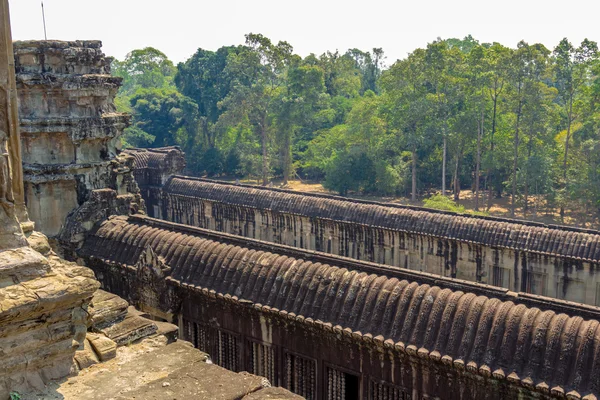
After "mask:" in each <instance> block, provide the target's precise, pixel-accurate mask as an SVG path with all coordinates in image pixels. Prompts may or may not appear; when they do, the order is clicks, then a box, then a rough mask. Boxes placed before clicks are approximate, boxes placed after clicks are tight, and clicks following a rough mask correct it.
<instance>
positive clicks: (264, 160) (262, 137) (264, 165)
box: [260, 116, 269, 186]
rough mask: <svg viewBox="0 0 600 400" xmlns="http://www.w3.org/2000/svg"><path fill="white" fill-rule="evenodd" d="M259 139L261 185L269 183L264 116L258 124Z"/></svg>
mask: <svg viewBox="0 0 600 400" xmlns="http://www.w3.org/2000/svg"><path fill="white" fill-rule="evenodd" d="M260 141H261V146H262V185H263V186H267V184H268V183H269V172H268V171H269V160H268V159H267V126H266V117H264V116H263V118H262V123H261V125H260Z"/></svg>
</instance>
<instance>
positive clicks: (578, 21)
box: [9, 0, 600, 65]
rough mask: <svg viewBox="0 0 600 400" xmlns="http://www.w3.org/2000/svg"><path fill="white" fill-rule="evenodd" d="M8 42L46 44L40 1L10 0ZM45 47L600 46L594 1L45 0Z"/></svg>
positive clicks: (180, 56)
mask: <svg viewBox="0 0 600 400" xmlns="http://www.w3.org/2000/svg"><path fill="white" fill-rule="evenodd" d="M9 3H10V11H11V19H12V32H13V39H14V40H26V39H43V38H44V31H43V25H42V14H41V7H40V0H9ZM44 7H45V9H46V25H47V31H48V38H49V39H59V40H75V39H99V40H102V42H103V44H104V47H103V48H104V52H105V53H106V54H107V55H111V56H114V57H116V58H119V59H123V57H124V56H125V55H126V54H127V53H128V52H129V51H131V50H133V49H138V48H143V47H146V46H152V47H156V48H158V49H159V50H161V51H163V52H164V53H165V54H167V56H168V57H169V58H170V59H171V60H173V61H174V62H175V63H177V62H179V61H185V60H186V59H187V58H188V57H190V56H191V55H192V54H193V53H194V52H195V51H196V49H198V48H199V47H201V48H204V49H208V50H216V49H217V48H219V47H221V46H223V45H232V44H242V43H243V42H244V34H246V33H249V32H253V33H262V34H263V35H265V36H267V37H269V38H271V40H273V41H279V40H286V41H288V42H289V43H290V44H291V45H292V46H293V47H294V51H295V52H296V53H297V54H300V55H301V56H306V55H308V54H310V53H315V54H317V55H318V54H321V53H323V52H325V51H326V50H331V51H335V50H336V49H338V50H340V51H341V52H344V51H346V50H347V49H348V48H359V49H361V50H370V49H372V48H373V47H382V48H383V49H384V51H385V53H386V55H387V60H386V64H387V65H391V64H392V63H393V62H394V61H395V60H396V59H398V58H404V57H405V56H406V55H407V54H408V53H410V52H411V51H413V50H414V49H415V48H417V47H424V46H425V45H426V44H427V43H428V42H431V41H433V40H435V39H436V38H438V37H441V38H449V37H459V38H462V37H464V36H466V35H467V34H472V35H473V36H474V37H475V38H477V39H478V40H479V41H481V42H492V41H497V42H500V43H502V44H504V45H507V46H511V47H514V46H515V45H516V44H517V42H518V41H519V40H521V39H524V40H525V41H527V42H529V43H535V42H541V43H543V44H545V45H546V46H547V47H548V48H550V49H552V48H553V47H554V46H555V45H556V44H557V43H558V42H559V41H560V40H561V39H562V38H563V37H565V36H566V37H568V38H569V39H570V40H571V42H573V44H578V43H579V42H581V40H582V39H583V38H585V37H587V38H589V39H591V40H595V41H600V17H599V15H600V1H599V0H569V1H565V0H563V1H560V2H559V1H556V0H546V1H540V0H494V1H486V0H429V1H423V0H421V1H419V0H411V1H402V0H397V1H390V0H370V1H356V0H344V1H342V0H304V1H295V2H290V1H285V0H213V1H191V0H168V1H158V0H100V1H92V0H44Z"/></svg>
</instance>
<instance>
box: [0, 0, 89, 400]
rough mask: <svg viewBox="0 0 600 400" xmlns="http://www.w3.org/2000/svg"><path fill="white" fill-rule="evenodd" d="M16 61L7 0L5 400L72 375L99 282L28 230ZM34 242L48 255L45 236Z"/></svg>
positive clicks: (0, 154) (0, 56)
mask: <svg viewBox="0 0 600 400" xmlns="http://www.w3.org/2000/svg"><path fill="white" fill-rule="evenodd" d="M12 60H13V49H12V40H11V32H10V19H9V13H8V1H7V0H0V399H8V397H9V394H10V393H11V392H23V391H27V390H28V389H31V388H32V387H34V388H40V387H43V385H44V383H45V382H47V381H48V380H50V379H54V378H61V377H64V376H66V375H68V374H69V373H70V371H71V367H72V366H73V356H74V354H75V351H76V350H77V349H78V348H79V347H80V346H83V342H84V339H85V336H86V331H87V320H88V314H87V306H88V304H89V302H90V300H91V298H92V295H93V293H94V292H95V291H96V289H98V287H99V285H100V284H99V283H98V281H96V280H95V279H94V275H93V273H92V271H91V270H89V269H87V268H84V267H81V266H78V265H75V264H71V263H65V262H63V261H62V260H60V259H58V258H57V257H56V256H55V255H53V254H51V253H48V254H47V255H48V258H46V257H44V256H43V255H42V254H40V253H39V252H36V251H35V250H34V249H33V248H32V247H30V246H29V244H28V241H27V240H26V239H25V236H24V234H23V231H22V229H21V223H23V222H27V221H26V218H27V211H26V209H25V208H24V204H22V203H21V202H22V201H23V185H22V177H21V148H20V141H19V123H18V114H17V99H16V97H17V96H16V87H15V75H14V65H13V62H12ZM21 207H22V208H21ZM19 218H20V219H21V220H20V221H19ZM29 228H32V227H31V226H29ZM29 240H30V241H31V243H33V244H35V247H36V248H37V249H38V250H40V251H43V252H45V253H47V252H48V251H49V246H48V244H47V242H46V241H45V238H44V237H43V236H42V235H39V234H38V233H30V236H29Z"/></svg>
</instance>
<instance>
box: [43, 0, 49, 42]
mask: <svg viewBox="0 0 600 400" xmlns="http://www.w3.org/2000/svg"><path fill="white" fill-rule="evenodd" d="M42 20H43V21H44V40H48V35H46V14H45V13H44V2H43V1H42Z"/></svg>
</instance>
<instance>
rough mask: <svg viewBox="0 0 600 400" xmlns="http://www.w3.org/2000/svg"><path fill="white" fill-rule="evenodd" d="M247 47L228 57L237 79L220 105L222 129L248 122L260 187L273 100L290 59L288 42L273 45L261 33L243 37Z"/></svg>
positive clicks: (265, 177) (229, 69)
mask: <svg viewBox="0 0 600 400" xmlns="http://www.w3.org/2000/svg"><path fill="white" fill-rule="evenodd" d="M246 46H247V48H246V49H244V50H243V51H241V52H240V53H239V54H237V55H236V54H232V55H230V57H229V62H228V65H227V68H226V70H227V72H228V73H230V74H232V76H235V77H237V78H236V81H235V83H234V85H233V88H232V90H231V92H230V93H229V94H228V95H227V97H226V98H225V99H223V101H222V102H220V103H219V104H220V106H221V107H223V109H224V112H223V113H222V114H221V116H220V117H219V123H220V124H221V129H223V128H224V127H227V126H228V125H237V124H239V123H241V122H242V121H243V120H244V119H247V120H248V121H249V123H250V124H251V125H252V127H253V129H254V131H255V132H256V134H257V136H258V137H259V138H260V143H261V157H262V169H261V177H262V183H263V185H267V184H268V182H269V170H270V167H269V155H268V145H269V135H270V132H271V131H272V128H273V126H272V125H273V124H272V123H273V114H272V111H273V107H274V102H273V99H274V97H275V95H276V93H277V91H278V90H279V87H280V86H281V84H282V76H283V72H284V70H285V68H287V66H288V63H289V60H290V58H291V56H292V50H293V49H292V46H290V44H289V43H287V42H279V43H277V44H273V43H272V42H271V40H270V39H268V38H267V37H265V36H263V35H260V34H253V33H250V34H248V35H246Z"/></svg>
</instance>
